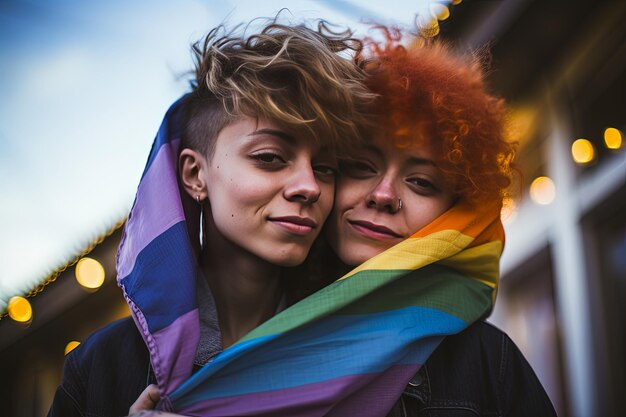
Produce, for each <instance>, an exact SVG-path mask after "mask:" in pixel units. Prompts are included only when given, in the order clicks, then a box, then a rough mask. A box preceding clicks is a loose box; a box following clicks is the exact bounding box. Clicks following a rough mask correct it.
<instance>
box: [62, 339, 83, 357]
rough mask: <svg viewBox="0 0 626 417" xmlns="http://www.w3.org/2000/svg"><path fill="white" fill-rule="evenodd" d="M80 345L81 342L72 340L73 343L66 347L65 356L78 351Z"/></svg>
mask: <svg viewBox="0 0 626 417" xmlns="http://www.w3.org/2000/svg"><path fill="white" fill-rule="evenodd" d="M78 345H80V342H77V341H76V340H72V341H71V342H69V343H68V344H67V345H65V354H66V355H67V354H68V353H70V352H71V351H73V350H74V349H76V348H77V347H78Z"/></svg>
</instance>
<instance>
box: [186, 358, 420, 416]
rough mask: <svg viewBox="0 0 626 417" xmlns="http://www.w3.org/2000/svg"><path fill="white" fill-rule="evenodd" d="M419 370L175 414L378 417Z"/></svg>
mask: <svg viewBox="0 0 626 417" xmlns="http://www.w3.org/2000/svg"><path fill="white" fill-rule="evenodd" d="M419 368H420V365H415V364H410V365H395V366H392V367H390V368H389V369H387V370H386V371H385V372H381V373H374V374H364V375H350V376H344V377H340V378H335V379H333V380H330V381H324V382H316V383H314V384H307V385H302V386H299V387H293V388H286V389H281V390H275V391H268V392H257V393H254V394H245V395H236V396H232V397H225V398H217V399H211V400H207V401H202V402H199V403H196V404H194V405H192V406H190V407H188V408H184V409H182V410H177V411H178V412H182V413H184V414H185V415H189V416H199V417H200V416H205V415H208V414H210V415H211V416H215V417H218V416H252V415H253V416H267V417H270V416H294V417H314V416H360V417H361V416H363V417H368V416H371V417H380V416H384V415H386V414H387V413H388V412H389V410H391V408H392V407H393V405H394V403H395V402H396V401H397V400H398V398H399V397H400V394H401V393H402V390H403V389H404V387H405V386H406V384H407V382H408V381H409V380H410V379H411V378H412V377H413V376H414V375H415V374H416V373H417V371H418V370H419ZM296 372H297V371H296ZM242 384H245V381H242ZM392 387H395V388H392ZM333 398H343V401H342V402H341V403H339V404H333V403H331V402H330V401H332V399H333ZM207 413H208V414H207Z"/></svg>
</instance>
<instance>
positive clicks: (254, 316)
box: [202, 228, 282, 349]
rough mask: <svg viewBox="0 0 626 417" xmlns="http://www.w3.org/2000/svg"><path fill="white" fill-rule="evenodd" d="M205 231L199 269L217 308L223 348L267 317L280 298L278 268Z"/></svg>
mask: <svg viewBox="0 0 626 417" xmlns="http://www.w3.org/2000/svg"><path fill="white" fill-rule="evenodd" d="M210 229H212V230H208V233H207V239H206V244H205V248H204V251H203V254H202V270H203V273H204V276H205V277H206V279H207V282H208V284H209V287H210V288H211V292H212V293H213V298H214V299H215V305H216V307H217V313H218V319H219V325H220V330H221V333H222V347H223V348H224V349H226V348H227V347H229V346H231V345H232V344H233V343H235V342H236V341H237V340H239V339H241V338H242V337H243V336H245V335H246V334H247V333H248V332H250V331H251V330H252V329H254V328H255V327H257V326H258V325H259V324H261V323H263V322H264V321H266V320H268V319H269V318H271V317H272V316H273V315H274V313H275V312H276V309H277V306H278V303H279V301H280V297H281V295H282V293H281V287H280V279H279V275H280V268H279V267H278V266H276V265H272V264H270V263H268V262H266V261H264V260H262V259H260V258H258V257H257V256H255V255H253V254H251V253H249V252H247V251H245V250H244V249H242V248H241V247H240V246H238V245H236V244H234V243H233V242H231V241H229V240H228V239H225V238H224V237H223V236H221V235H220V234H219V232H218V231H217V230H216V229H215V228H210Z"/></svg>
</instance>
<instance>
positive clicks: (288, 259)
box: [265, 249, 309, 268]
mask: <svg viewBox="0 0 626 417" xmlns="http://www.w3.org/2000/svg"><path fill="white" fill-rule="evenodd" d="M308 253H309V251H308V250H304V249H302V250H291V251H285V252H282V253H276V252H275V253H273V254H272V256H269V257H267V258H265V260H266V261H267V262H269V263H271V264H273V265H276V266H280V267H289V268H290V267H294V266H298V265H300V264H301V263H303V262H304V260H305V259H306V257H307V255H308Z"/></svg>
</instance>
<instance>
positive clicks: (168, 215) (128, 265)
mask: <svg viewBox="0 0 626 417" xmlns="http://www.w3.org/2000/svg"><path fill="white" fill-rule="evenodd" d="M179 142H180V140H179V139H177V140H173V141H172V143H171V144H164V145H163V146H161V149H160V150H159V153H158V154H157V156H156V157H155V159H154V162H153V163H152V165H151V166H150V169H149V170H148V172H147V173H146V175H145V176H144V178H143V180H142V181H141V183H140V184H139V188H138V189H137V197H136V198H135V201H136V203H135V206H134V207H133V209H132V211H131V215H130V218H129V219H128V221H127V222H126V227H125V230H124V239H123V242H122V245H121V246H120V251H119V257H118V261H117V275H118V277H119V278H118V279H119V280H122V279H124V278H125V277H126V276H128V275H129V274H130V273H131V271H132V270H133V267H134V265H135V260H136V259H137V255H139V252H141V251H142V249H143V248H145V247H146V245H148V243H150V242H151V241H152V240H153V239H154V238H155V237H157V236H158V235H160V234H161V233H163V232H164V231H166V230H167V229H169V228H170V227H171V226H172V225H174V224H176V223H178V222H180V221H181V220H184V219H185V213H184V212H183V207H182V203H181V200H180V194H179V190H178V181H177V176H176V175H177V174H176V167H177V166H178V164H177V163H176V161H173V159H175V158H176V157H177V150H178V144H179Z"/></svg>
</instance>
